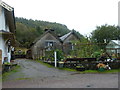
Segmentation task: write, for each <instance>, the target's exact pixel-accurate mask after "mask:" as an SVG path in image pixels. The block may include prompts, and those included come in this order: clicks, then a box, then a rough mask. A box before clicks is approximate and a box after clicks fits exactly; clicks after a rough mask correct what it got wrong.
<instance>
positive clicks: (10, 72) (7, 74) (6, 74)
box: [2, 65, 20, 81]
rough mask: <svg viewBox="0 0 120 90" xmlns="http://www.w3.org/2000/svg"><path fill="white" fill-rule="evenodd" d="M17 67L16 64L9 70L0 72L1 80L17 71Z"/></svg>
mask: <svg viewBox="0 0 120 90" xmlns="http://www.w3.org/2000/svg"><path fill="white" fill-rule="evenodd" d="M19 68H20V66H19V65H17V66H15V67H13V68H12V70H10V71H8V72H4V73H3V74H2V80H3V81H5V80H6V79H7V77H8V76H9V75H11V74H13V73H16V72H18V69H19Z"/></svg>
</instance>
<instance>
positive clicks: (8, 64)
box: [4, 62, 11, 71]
mask: <svg viewBox="0 0 120 90" xmlns="http://www.w3.org/2000/svg"><path fill="white" fill-rule="evenodd" d="M10 67H11V63H9V62H4V71H9V70H10Z"/></svg>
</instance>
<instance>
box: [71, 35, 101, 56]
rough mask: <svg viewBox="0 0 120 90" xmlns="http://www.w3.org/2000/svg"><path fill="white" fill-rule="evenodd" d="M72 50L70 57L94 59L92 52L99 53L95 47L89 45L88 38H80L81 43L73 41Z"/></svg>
mask: <svg viewBox="0 0 120 90" xmlns="http://www.w3.org/2000/svg"><path fill="white" fill-rule="evenodd" d="M72 43H73V44H74V50H71V56H72V57H80V58H90V57H94V52H99V51H100V49H99V47H98V46H97V45H95V44H92V43H91V39H90V38H87V37H86V38H82V39H81V41H73V42H72Z"/></svg>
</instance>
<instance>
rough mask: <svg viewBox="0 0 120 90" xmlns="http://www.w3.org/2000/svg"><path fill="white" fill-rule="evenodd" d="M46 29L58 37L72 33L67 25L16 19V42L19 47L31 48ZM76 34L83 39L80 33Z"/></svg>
mask: <svg viewBox="0 0 120 90" xmlns="http://www.w3.org/2000/svg"><path fill="white" fill-rule="evenodd" d="M44 29H53V30H55V33H56V34H57V35H58V36H62V35H64V34H66V33H68V32H70V30H69V29H68V28H67V26H66V25H63V24H60V23H56V22H47V21H40V20H32V19H29V20H28V19H25V18H18V17H16V40H17V42H18V43H19V44H17V45H19V46H20V47H26V48H29V47H30V44H31V43H32V42H33V41H34V40H35V39H36V38H37V37H39V36H41V35H42V34H43V33H44ZM76 33H77V34H78V36H80V37H83V36H82V35H81V34H80V33H79V32H76Z"/></svg>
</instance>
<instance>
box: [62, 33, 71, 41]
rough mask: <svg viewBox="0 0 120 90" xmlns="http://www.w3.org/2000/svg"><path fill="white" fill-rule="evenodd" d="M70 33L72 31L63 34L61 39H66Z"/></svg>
mask: <svg viewBox="0 0 120 90" xmlns="http://www.w3.org/2000/svg"><path fill="white" fill-rule="evenodd" d="M70 34H72V32H69V33H67V34H65V35H63V36H62V37H60V39H61V40H62V41H64V40H65V39H66V38H67V37H68V36H69V35H70Z"/></svg>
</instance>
